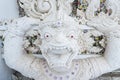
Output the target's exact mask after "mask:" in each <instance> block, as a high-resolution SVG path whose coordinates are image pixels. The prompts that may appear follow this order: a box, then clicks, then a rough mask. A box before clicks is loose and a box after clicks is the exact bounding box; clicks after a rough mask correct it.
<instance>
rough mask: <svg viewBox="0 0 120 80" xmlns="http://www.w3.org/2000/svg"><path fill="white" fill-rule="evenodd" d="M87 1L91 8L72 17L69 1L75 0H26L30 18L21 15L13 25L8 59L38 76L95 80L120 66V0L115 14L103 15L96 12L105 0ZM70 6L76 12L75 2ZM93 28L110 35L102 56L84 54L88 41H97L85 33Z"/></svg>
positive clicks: (6, 48)
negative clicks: (101, 0) (87, 37)
mask: <svg viewBox="0 0 120 80" xmlns="http://www.w3.org/2000/svg"><path fill="white" fill-rule="evenodd" d="M86 1H87V2H88V5H87V6H88V7H87V9H86V11H85V12H81V11H80V10H78V9H77V10H78V11H77V12H80V13H77V14H76V16H75V17H74V16H72V17H71V15H70V14H68V13H69V12H67V11H66V6H65V5H64V3H67V2H68V3H71V2H72V0H66V1H65V0H64V1H63V0H59V1H58V0H56V1H53V0H20V4H21V6H22V8H23V9H24V10H25V12H26V15H27V17H23V18H19V19H15V20H13V22H12V23H11V24H10V25H8V26H9V27H8V29H7V31H6V33H7V34H6V35H5V40H4V55H3V58H4V59H5V61H6V64H7V65H8V66H9V67H10V68H12V69H15V70H17V71H18V72H20V73H22V74H23V75H25V76H27V77H30V78H34V79H35V80H89V79H93V78H96V77H98V76H100V75H102V74H104V73H107V72H111V71H113V70H116V69H118V68H120V59H119V55H120V54H119V51H120V49H119V48H120V42H119V39H120V31H119V29H120V25H119V23H118V21H117V20H116V18H119V15H118V13H119V11H118V10H119V7H118V4H119V2H120V1H119V0H115V1H117V2H115V1H114V3H116V4H113V3H112V0H109V1H108V2H106V4H105V5H106V7H107V8H109V7H111V9H112V8H113V7H114V6H116V8H117V10H114V8H113V9H112V13H111V15H107V14H105V13H103V12H100V13H99V14H98V15H97V16H95V15H94V14H95V11H97V10H98V8H99V7H100V0H86ZM53 3H54V4H53ZM108 3H111V6H110V5H109V7H108ZM43 5H44V6H43ZM41 6H43V7H44V8H41ZM70 7H71V8H70ZM68 9H69V10H70V12H72V6H69V8H68ZM51 12H52V13H51ZM81 14H82V15H84V16H82V17H84V18H81ZM77 15H79V16H80V18H79V20H80V22H81V23H80V22H79V20H77V18H76V17H77ZM113 16H114V17H115V18H114V17H113ZM83 19H84V20H83ZM82 21H83V23H82ZM84 21H85V22H84ZM91 27H93V28H95V29H97V30H99V31H101V32H102V33H103V34H104V35H105V36H106V38H107V45H106V48H105V49H104V50H105V52H104V51H103V52H104V55H102V56H101V55H93V54H82V50H83V49H84V48H85V47H86V46H85V43H87V42H92V41H91V40H86V42H85V41H84V39H85V37H86V36H83V35H82V34H83V32H84V33H86V32H87V31H85V30H88V29H90V30H93V28H91ZM82 30H83V31H82ZM102 33H101V34H102ZM101 38H104V37H103V36H99V37H95V36H93V35H92V36H91V39H94V40H97V39H100V40H101V42H102V39H101ZM14 42H16V44H14ZM97 44H98V45H102V44H100V42H98V41H96V42H95V44H94V45H97ZM102 46H103V47H104V45H102ZM25 50H26V51H25ZM38 52H39V53H38ZM29 53H32V55H31V54H29ZM41 55H42V57H41ZM11 56H13V57H14V58H11ZM101 65H102V66H101Z"/></svg>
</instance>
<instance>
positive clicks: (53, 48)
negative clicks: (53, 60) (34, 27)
mask: <svg viewBox="0 0 120 80" xmlns="http://www.w3.org/2000/svg"><path fill="white" fill-rule="evenodd" d="M64 49H67V50H68V51H71V50H72V49H71V48H68V47H49V48H48V50H64Z"/></svg>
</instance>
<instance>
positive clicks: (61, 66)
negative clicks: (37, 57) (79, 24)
mask: <svg viewBox="0 0 120 80" xmlns="http://www.w3.org/2000/svg"><path fill="white" fill-rule="evenodd" d="M40 34H41V40H42V44H41V45H40V46H39V47H40V49H41V52H42V55H43V56H44V58H45V59H46V60H47V62H48V64H49V67H50V68H52V69H53V70H56V71H59V72H60V71H66V70H68V69H69V68H70V66H71V62H72V60H73V59H74V58H75V57H76V55H77V54H78V51H79V46H78V37H79V32H78V29H77V28H75V26H70V25H67V24H64V25H61V26H54V25H51V26H47V27H46V26H45V27H44V28H43V29H41V30H40Z"/></svg>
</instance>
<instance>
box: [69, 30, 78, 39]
mask: <svg viewBox="0 0 120 80" xmlns="http://www.w3.org/2000/svg"><path fill="white" fill-rule="evenodd" d="M67 37H68V38H70V39H76V38H77V34H76V32H75V31H70V32H69V33H68V34H67Z"/></svg>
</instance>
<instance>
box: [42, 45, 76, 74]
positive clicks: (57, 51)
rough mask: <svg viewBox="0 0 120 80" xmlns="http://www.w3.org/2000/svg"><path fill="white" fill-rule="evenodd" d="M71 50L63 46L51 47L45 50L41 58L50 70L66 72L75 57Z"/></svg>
mask: <svg viewBox="0 0 120 80" xmlns="http://www.w3.org/2000/svg"><path fill="white" fill-rule="evenodd" d="M73 53H74V52H73V49H72V48H70V47H65V46H52V47H49V48H47V49H46V50H45V51H44V53H43V56H44V57H45V59H46V60H47V62H48V65H49V67H50V68H52V69H53V70H55V71H58V72H63V71H67V70H68V69H70V67H71V62H72V60H73V58H74V57H75V53H74V54H73Z"/></svg>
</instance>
